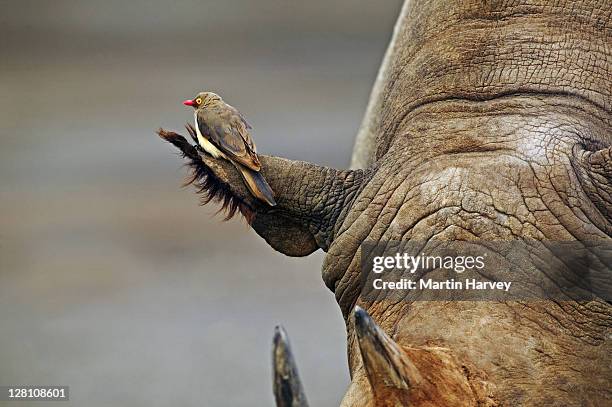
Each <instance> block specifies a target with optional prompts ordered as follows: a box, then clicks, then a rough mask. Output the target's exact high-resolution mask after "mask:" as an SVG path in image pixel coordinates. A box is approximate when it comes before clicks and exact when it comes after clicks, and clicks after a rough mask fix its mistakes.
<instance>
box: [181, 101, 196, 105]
mask: <svg viewBox="0 0 612 407" xmlns="http://www.w3.org/2000/svg"><path fill="white" fill-rule="evenodd" d="M183 104H184V105H185V106H195V103H194V102H193V100H191V99H187V100H185V101H184V102H183Z"/></svg>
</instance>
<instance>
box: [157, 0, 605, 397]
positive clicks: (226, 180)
mask: <svg viewBox="0 0 612 407" xmlns="http://www.w3.org/2000/svg"><path fill="white" fill-rule="evenodd" d="M611 13H612V5H611V4H610V2H609V1H606V0H593V1H580V0H576V1H570V2H567V1H540V0H530V1H527V0H512V1H505V0H500V1H476V0H429V1H424V0H409V1H406V3H405V4H404V6H403V7H402V10H401V13H400V16H399V18H398V21H397V23H396V26H395V29H394V33H393V36H392V40H391V43H390V45H389V47H388V50H387V52H386V55H385V57H384V60H383V63H382V66H381V68H380V71H379V74H378V77H377V79H376V82H375V84H374V88H373V91H372V94H371V98H370V101H369V105H368V108H367V111H366V114H365V117H364V120H363V123H362V126H361V128H360V131H359V133H358V135H357V138H356V143H355V147H354V151H353V157H352V164H351V169H346V170H338V169H333V168H327V167H322V166H318V165H314V164H311V163H307V162H301V161H292V160H287V159H283V158H279V157H273V156H264V155H260V159H261V167H262V170H261V171H262V174H263V175H264V176H265V178H266V179H267V180H268V183H269V184H270V186H271V187H272V189H273V190H274V192H275V195H276V201H277V206H276V207H273V208H272V207H270V206H267V205H265V204H262V203H261V202H259V201H257V200H256V199H254V198H253V197H252V196H251V195H250V194H249V192H248V190H247V189H246V187H245V186H244V184H243V183H242V180H241V178H240V175H239V174H238V173H237V171H236V170H235V168H234V167H233V166H232V165H231V164H230V163H228V162H226V161H222V160H218V159H215V158H212V157H210V156H207V155H200V154H198V151H197V150H196V149H194V147H193V146H192V145H191V144H190V143H189V142H188V141H187V139H186V138H184V137H182V136H180V135H179V134H177V133H173V132H168V131H164V130H160V135H161V136H162V137H163V138H164V139H166V140H167V141H169V142H171V143H172V144H174V145H175V146H177V147H178V148H180V149H181V151H182V152H183V154H184V155H185V156H186V157H187V158H188V159H189V161H190V165H191V167H192V169H193V179H192V181H193V182H194V183H195V184H196V185H198V186H199V188H200V192H202V193H203V194H204V199H205V200H207V201H209V200H215V199H216V200H221V201H222V204H223V206H224V207H226V208H228V210H229V215H233V214H234V213H235V212H236V211H239V212H241V213H242V214H243V215H245V217H247V219H248V220H249V223H250V225H251V227H252V228H253V229H254V230H255V231H256V232H257V233H258V234H259V235H260V236H261V237H263V238H264V239H265V240H266V242H267V243H268V244H269V245H270V246H272V247H273V248H274V249H276V250H277V251H279V252H282V253H284V254H286V255H289V256H306V255H308V254H310V253H312V252H314V251H316V250H319V249H321V250H323V251H325V252H326V253H327V254H326V257H325V260H324V264H323V267H322V277H323V280H324V282H325V284H326V285H327V287H329V289H330V290H331V291H333V293H334V294H335V297H336V299H337V302H338V305H339V307H340V309H341V311H342V313H343V316H344V319H345V322H346V329H347V337H348V354H349V369H350V374H351V378H352V382H351V385H350V387H349V389H348V391H347V393H346V395H345V397H344V399H343V401H342V404H341V405H342V406H404V405H410V406H518V405H520V406H553V405H554V406H604V405H612V367H611V364H612V363H611V359H610V351H611V346H610V342H611V341H610V339H611V337H612V332H611V327H612V307H611V305H610V299H611V298H610V296H609V290H599V291H597V290H595V291H594V292H591V294H592V295H590V296H578V297H572V296H571V295H566V296H554V297H550V296H535V297H533V298H527V297H516V298H504V299H497V300H490V299H489V300H482V299H475V300H460V301H453V300H452V299H439V298H435V297H427V298H412V297H410V296H409V295H408V294H406V296H403V297H402V295H401V294H400V295H399V296H398V295H395V296H394V297H385V296H380V295H379V296H376V295H369V294H368V293H366V292H365V291H364V290H365V288H364V283H363V282H364V278H363V277H364V269H363V260H364V256H365V255H364V250H363V244H364V243H365V242H373V243H374V244H381V243H382V244H385V242H400V243H402V242H403V243H409V242H422V243H423V244H424V245H429V246H432V249H431V250H432V252H435V250H436V247H437V246H435V243H436V242H444V241H447V242H452V241H464V242H471V243H472V244H476V245H479V244H480V245H481V246H482V249H483V251H485V252H490V253H491V254H492V255H495V254H497V255H499V256H498V257H500V260H499V263H498V266H499V268H498V269H497V268H496V269H494V270H493V271H491V273H492V274H491V275H488V276H487V278H488V280H491V281H495V280H497V279H500V280H501V279H502V277H503V276H502V275H501V274H500V275H496V270H500V273H501V270H506V271H507V270H510V269H511V267H509V265H510V264H511V263H512V260H510V259H509V258H508V257H507V256H506V257H504V256H503V253H502V255H500V253H495V248H494V247H492V246H491V245H490V244H489V243H491V242H510V243H511V244H513V242H517V243H525V244H528V245H532V244H533V243H534V242H535V243H539V244H541V245H544V246H545V247H548V246H546V244H548V243H551V244H553V243H554V242H565V243H570V244H573V245H583V244H584V245H587V242H590V243H589V244H593V243H594V244H596V245H597V244H599V245H600V246H601V247H604V248H605V247H610V243H612V239H611V238H612V184H611V181H612V147H611V141H612V132H611V131H610V125H611V123H612V115H611V107H612V99H611V95H612V85H611V83H612V82H611V75H612V23H611V19H610V15H611ZM188 130H190V131H191V130H192V129H188ZM330 136H331V135H330ZM540 249H542V248H540ZM540 249H538V250H537V251H536V252H534V253H537V256H526V257H522V258H521V261H523V262H524V263H525V264H523V266H522V267H525V268H527V269H530V270H532V274H529V275H528V278H527V280H528V281H531V279H535V280H538V281H540V280H546V279H547V278H548V279H549V280H551V278H550V275H549V272H551V271H552V272H554V270H555V267H554V266H553V265H554V264H556V263H559V262H563V256H562V253H561V252H560V251H559V250H557V251H555V250H540ZM604 252H605V250H604ZM560 253H561V254H560ZM532 254H533V253H532ZM604 254H605V253H604ZM606 259H608V260H609V257H607V258H606V257H603V260H602V258H601V257H599V260H600V263H601V262H603V265H604V267H603V268H602V269H601V270H600V272H601V273H600V274H598V279H595V280H594V281H595V283H594V284H595V285H597V286H599V285H601V284H604V285H605V284H606V283H607V282H608V280H610V273H609V272H610V264H609V263H608V262H607V260H606ZM566 266H567V265H566ZM565 270H566V274H567V273H569V274H570V275H569V278H570V279H571V278H572V277H575V279H576V280H580V279H582V278H583V277H584V276H583V274H582V273H585V272H586V271H588V270H586V269H585V268H584V267H579V266H576V267H574V266H572V265H571V264H570V265H569V266H567V267H565ZM585 270H586V271H585ZM366 274H367V273H366ZM366 277H367V276H366ZM498 277H499V278H498ZM566 277H567V276H566ZM552 282H553V283H554V282H555V281H554V278H553V279H552ZM288 346H289V345H288V341H287V335H286V333H285V332H284V331H283V330H282V328H278V329H277V331H276V333H275V335H274V352H273V355H274V367H275V380H274V387H275V395H276V400H277V404H278V405H279V406H305V405H306V396H305V395H304V392H303V390H302V386H301V384H300V382H299V377H298V375H297V368H296V367H295V362H294V360H293V358H292V356H291V351H290V349H289V347H288Z"/></svg>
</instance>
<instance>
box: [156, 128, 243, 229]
mask: <svg viewBox="0 0 612 407" xmlns="http://www.w3.org/2000/svg"><path fill="white" fill-rule="evenodd" d="M185 128H186V129H187V132H188V133H189V135H190V136H191V138H192V139H193V140H194V141H195V142H196V143H197V135H196V132H195V129H194V128H193V126H192V125H190V124H188V125H186V126H185ZM157 134H158V135H159V137H161V138H162V139H164V140H166V141H167V142H169V143H170V144H172V145H173V146H175V147H176V148H178V149H179V150H180V151H181V155H182V156H183V158H186V159H187V160H188V161H187V164H186V165H187V166H188V167H189V169H190V175H189V176H188V178H187V179H186V180H185V182H184V183H183V186H188V185H193V186H195V187H196V192H197V193H198V194H199V195H200V204H201V205H206V204H207V203H209V202H211V201H212V202H218V203H220V204H221V207H220V208H219V210H218V211H217V213H221V212H223V213H225V216H224V219H223V220H224V221H227V220H230V219H231V218H233V217H234V216H235V215H236V213H237V212H240V214H241V215H242V216H243V217H244V218H245V219H246V221H247V223H248V224H249V225H250V224H251V222H253V219H254V218H255V211H254V210H253V208H251V207H250V206H249V205H248V204H247V203H246V202H244V201H243V200H242V199H241V198H240V197H238V196H236V195H235V194H233V193H232V190H231V189H230V188H229V186H228V185H227V184H226V183H225V182H223V181H221V180H220V179H219V178H217V176H216V175H215V174H214V173H213V172H212V171H211V170H210V168H208V167H207V166H206V165H205V164H204V163H203V162H202V160H201V159H200V153H199V152H198V150H197V149H196V148H195V147H194V146H192V145H191V144H189V142H188V141H187V140H186V139H185V137H183V136H181V135H180V134H178V133H175V132H172V131H167V130H164V129H162V128H160V129H159V130H158V131H157Z"/></svg>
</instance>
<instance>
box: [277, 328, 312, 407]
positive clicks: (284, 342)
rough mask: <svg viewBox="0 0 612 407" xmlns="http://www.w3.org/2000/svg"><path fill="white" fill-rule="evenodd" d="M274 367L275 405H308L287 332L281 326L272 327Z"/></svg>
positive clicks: (294, 406)
mask: <svg viewBox="0 0 612 407" xmlns="http://www.w3.org/2000/svg"><path fill="white" fill-rule="evenodd" d="M272 368H273V369H274V378H273V380H274V383H273V388H274V398H275V399H276V406H277V407H308V402H307V401H306V395H305V394H304V389H303V388H302V382H301V381H300V377H299V375H298V370H297V365H296V364H295V360H294V359H293V353H292V352H291V346H290V345H289V338H288V337H287V332H285V329H284V328H283V327H282V326H277V327H276V328H274V339H273V341H272Z"/></svg>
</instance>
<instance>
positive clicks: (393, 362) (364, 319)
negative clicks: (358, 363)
mask: <svg viewBox="0 0 612 407" xmlns="http://www.w3.org/2000/svg"><path fill="white" fill-rule="evenodd" d="M353 315H354V318H355V331H356V333H357V342H358V344H359V350H360V351H361V358H362V361H363V365H364V367H365V371H366V374H367V377H368V381H369V382H370V385H371V387H372V389H373V391H374V392H377V391H380V390H382V389H385V388H386V389H387V390H389V389H391V390H393V391H392V393H394V394H395V397H396V398H398V399H399V400H401V399H405V398H407V397H408V392H409V390H410V389H411V387H413V386H415V384H417V383H418V382H420V381H421V375H420V374H419V372H418V369H417V368H416V367H415V366H414V364H413V363H412V361H410V359H409V358H408V355H407V354H406V353H405V352H404V351H403V350H402V349H401V348H400V346H399V345H398V344H397V343H395V341H393V339H391V338H390V337H389V336H388V335H387V334H386V333H385V332H384V331H383V330H382V329H381V328H380V327H379V326H378V325H376V323H375V322H374V320H373V319H372V318H371V317H370V316H369V315H368V313H367V312H366V311H365V310H363V309H362V308H361V307H359V306H356V307H355V309H354V312H353ZM386 393H387V396H386V397H388V396H389V394H388V392H387V391H386ZM375 396H376V395H375Z"/></svg>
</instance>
